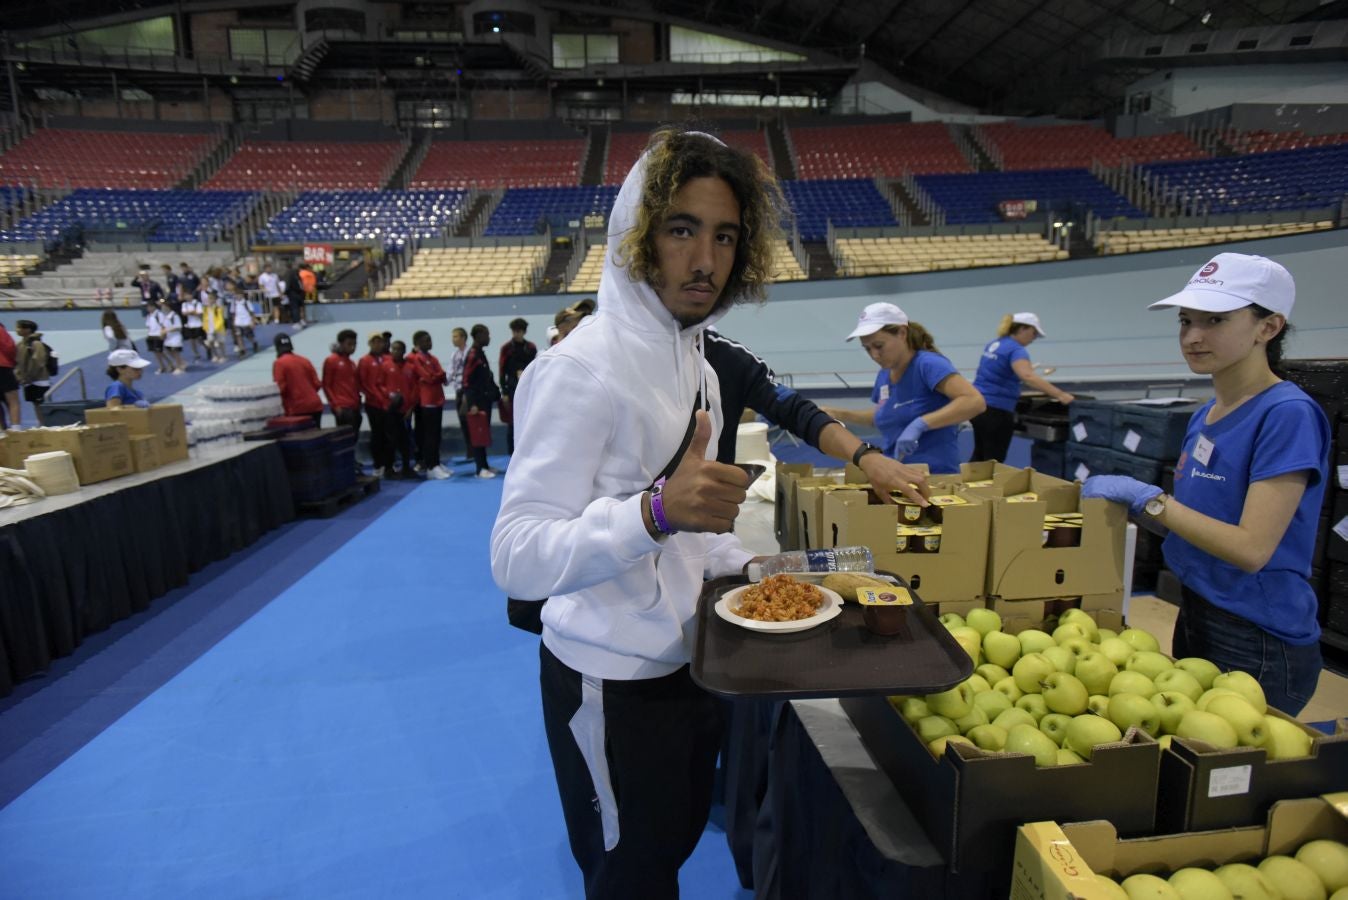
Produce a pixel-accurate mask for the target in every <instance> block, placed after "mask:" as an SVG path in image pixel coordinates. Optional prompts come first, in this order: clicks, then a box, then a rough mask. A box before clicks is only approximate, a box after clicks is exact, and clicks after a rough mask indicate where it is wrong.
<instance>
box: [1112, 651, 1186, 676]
mask: <svg viewBox="0 0 1348 900" xmlns="http://www.w3.org/2000/svg"><path fill="white" fill-rule="evenodd" d="M1123 667H1124V668H1125V669H1127V670H1128V671H1129V672H1141V673H1142V674H1143V675H1146V676H1147V677H1148V678H1150V679H1151V680H1152V681H1155V680H1156V676H1157V675H1160V674H1161V673H1162V672H1164V671H1165V670H1166V669H1173V668H1175V664H1174V663H1172V662H1171V661H1170V660H1169V658H1167V657H1166V656H1165V654H1163V653H1156V652H1155V651H1152V650H1139V651H1137V652H1136V653H1134V654H1133V655H1132V656H1130V657H1128V662H1126V663H1124V665H1123Z"/></svg>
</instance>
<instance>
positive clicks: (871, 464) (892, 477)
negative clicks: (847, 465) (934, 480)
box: [860, 453, 930, 506]
mask: <svg viewBox="0 0 1348 900" xmlns="http://www.w3.org/2000/svg"><path fill="white" fill-rule="evenodd" d="M860 468H861V471H863V472H865V473H866V477H867V478H868V479H869V480H870V482H871V487H872V488H874V489H875V492H876V493H877V494H879V495H880V499H881V500H883V501H884V502H886V503H894V502H896V501H895V500H894V496H893V493H894V491H898V492H899V493H901V494H903V495H904V496H905V497H907V498H908V499H909V500H912V501H913V502H914V503H916V504H917V505H918V506H930V504H929V503H927V496H928V495H929V493H930V488H928V487H927V476H926V475H923V474H922V473H921V472H920V471H918V470H917V469H914V468H913V467H912V466H905V465H904V464H903V463H901V462H899V461H898V460H897V459H890V458H889V457H888V456H885V455H884V454H883V453H867V454H866V455H865V456H863V457H861V466H860Z"/></svg>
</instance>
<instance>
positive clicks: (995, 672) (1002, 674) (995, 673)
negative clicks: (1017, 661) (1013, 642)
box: [974, 650, 1020, 684]
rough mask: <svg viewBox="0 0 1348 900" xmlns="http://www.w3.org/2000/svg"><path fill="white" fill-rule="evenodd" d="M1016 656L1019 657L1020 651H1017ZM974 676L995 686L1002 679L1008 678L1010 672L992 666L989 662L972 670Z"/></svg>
mask: <svg viewBox="0 0 1348 900" xmlns="http://www.w3.org/2000/svg"><path fill="white" fill-rule="evenodd" d="M1016 654H1017V656H1019V654H1020V651H1019V650H1017V651H1016ZM986 655H987V654H984V656H986ZM974 674H975V675H978V676H980V677H981V678H982V679H983V680H984V681H986V682H987V683H988V684H996V683H997V682H999V681H1001V680H1002V679H1003V678H1006V677H1008V676H1010V674H1011V670H1010V669H1006V668H1003V667H1001V666H998V665H994V664H993V663H990V662H986V663H983V665H981V666H979V667H978V668H976V669H974Z"/></svg>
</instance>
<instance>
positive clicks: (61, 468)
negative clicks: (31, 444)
mask: <svg viewBox="0 0 1348 900" xmlns="http://www.w3.org/2000/svg"><path fill="white" fill-rule="evenodd" d="M24 465H25V466H27V467H28V478H29V480H31V481H33V482H34V483H35V484H37V486H38V487H40V488H42V490H43V492H44V493H46V494H47V496H49V497H54V496H56V495H57V494H73V493H74V492H75V491H78V490H79V489H80V480H79V478H78V477H77V476H76V475H75V460H74V459H72V458H71V456H70V454H69V453H67V452H66V451H64V450H54V451H52V452H51V453H35V454H33V455H32V456H30V457H28V459H27V460H26V461H25V462H24Z"/></svg>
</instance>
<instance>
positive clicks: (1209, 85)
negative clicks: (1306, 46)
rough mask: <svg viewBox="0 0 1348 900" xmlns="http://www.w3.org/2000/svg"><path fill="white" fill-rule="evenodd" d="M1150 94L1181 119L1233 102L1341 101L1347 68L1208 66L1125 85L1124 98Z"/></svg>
mask: <svg viewBox="0 0 1348 900" xmlns="http://www.w3.org/2000/svg"><path fill="white" fill-rule="evenodd" d="M1142 93H1150V94H1151V95H1152V96H1153V97H1156V98H1158V99H1159V100H1160V101H1161V103H1160V106H1161V109H1157V106H1156V104H1153V106H1152V109H1153V111H1154V112H1158V113H1159V112H1165V113H1168V114H1169V115H1172V116H1187V115H1190V114H1192V113H1196V112H1203V111H1204V110H1209V109H1219V108H1221V107H1223V106H1230V105H1231V104H1233V103H1345V102H1348V66H1345V65H1343V64H1342V63H1304V64H1302V65H1295V66H1256V65H1247V66H1213V67H1211V68H1200V69H1165V70H1163V71H1159V72H1155V73H1153V74H1151V75H1148V76H1147V77H1146V78H1143V79H1141V80H1139V81H1135V82H1133V83H1132V84H1130V85H1129V86H1128V89H1127V94H1128V95H1129V96H1133V95H1136V94H1142Z"/></svg>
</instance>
